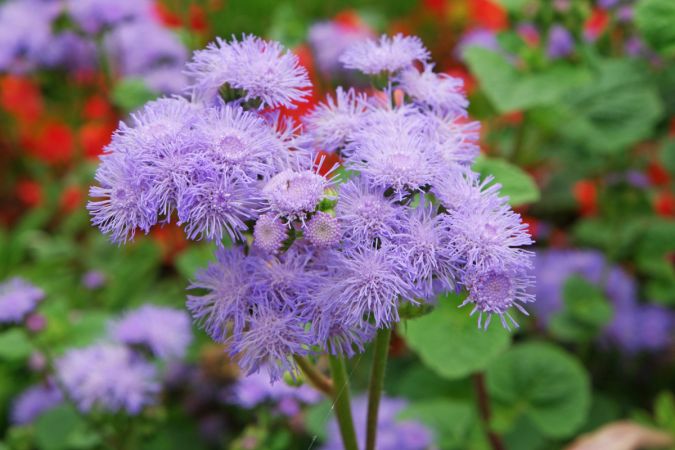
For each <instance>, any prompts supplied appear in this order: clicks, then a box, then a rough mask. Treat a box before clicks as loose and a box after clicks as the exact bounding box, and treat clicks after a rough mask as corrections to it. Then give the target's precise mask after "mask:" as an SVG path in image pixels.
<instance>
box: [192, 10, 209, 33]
mask: <svg viewBox="0 0 675 450" xmlns="http://www.w3.org/2000/svg"><path fill="white" fill-rule="evenodd" d="M189 14H190V28H191V29H192V30H193V31H196V32H197V33H205V32H207V31H208V29H209V22H208V21H207V20H206V12H204V8H202V7H201V6H199V5H190V13H189Z"/></svg>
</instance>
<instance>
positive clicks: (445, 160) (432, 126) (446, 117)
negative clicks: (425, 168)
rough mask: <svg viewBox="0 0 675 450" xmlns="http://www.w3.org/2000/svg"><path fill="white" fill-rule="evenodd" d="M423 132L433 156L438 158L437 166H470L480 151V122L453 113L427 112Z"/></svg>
mask: <svg viewBox="0 0 675 450" xmlns="http://www.w3.org/2000/svg"><path fill="white" fill-rule="evenodd" d="M424 133H425V135H426V136H427V139H428V140H429V142H430V144H431V145H434V156H435V158H437V159H438V158H440V160H439V161H438V162H437V163H436V165H437V166H438V167H441V168H443V167H449V168H451V169H453V170H454V169H456V167H457V166H458V165H459V166H470V165H471V164H473V162H474V161H475V159H476V157H477V156H478V154H479V153H480V147H479V145H478V140H479V138H480V123H479V122H467V121H466V120H464V118H463V117H457V116H455V115H453V114H447V113H446V114H442V115H439V114H433V113H431V114H429V113H427V114H426V115H425V117H424Z"/></svg>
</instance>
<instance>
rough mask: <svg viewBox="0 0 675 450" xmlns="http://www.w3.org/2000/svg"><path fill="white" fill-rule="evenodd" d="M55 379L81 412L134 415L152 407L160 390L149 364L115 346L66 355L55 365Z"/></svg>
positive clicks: (102, 345) (100, 345) (124, 348)
mask: <svg viewBox="0 0 675 450" xmlns="http://www.w3.org/2000/svg"><path fill="white" fill-rule="evenodd" d="M56 377H57V378H58V379H59V382H60V384H61V385H62V386H63V388H64V389H65V390H66V392H67V394H68V398H69V399H72V401H73V402H74V403H75V404H76V406H77V407H78V409H80V410H81V411H83V412H89V411H92V410H94V409H97V410H103V411H109V412H120V411H124V412H126V413H128V414H138V413H140V412H141V410H142V409H143V408H144V407H145V406H147V405H149V404H152V403H154V401H155V399H156V395H157V393H158V392H159V388H160V385H159V383H158V382H157V381H156V371H155V367H154V366H153V365H152V364H150V363H149V362H147V361H146V360H144V359H143V358H141V357H140V356H139V355H137V354H136V353H134V352H133V351H132V350H130V349H129V348H127V347H124V346H121V345H115V344H96V345H92V346H90V347H85V348H81V349H72V350H69V351H67V352H66V353H65V354H64V355H63V356H62V357H61V358H59V359H58V360H57V361H56Z"/></svg>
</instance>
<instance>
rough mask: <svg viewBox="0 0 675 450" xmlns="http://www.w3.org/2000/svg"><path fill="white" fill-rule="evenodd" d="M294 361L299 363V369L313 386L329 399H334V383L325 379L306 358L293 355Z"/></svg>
mask: <svg viewBox="0 0 675 450" xmlns="http://www.w3.org/2000/svg"><path fill="white" fill-rule="evenodd" d="M293 359H295V362H296V363H298V367H300V370H302V373H303V374H305V376H306V377H307V379H308V380H309V382H310V383H312V386H314V387H315V388H317V389H318V390H320V391H321V392H323V393H324V394H326V395H327V396H328V397H331V398H332V397H333V382H332V381H331V380H330V379H328V378H327V377H325V376H324V375H323V374H322V373H321V372H319V370H318V369H317V368H316V366H315V365H314V364H312V363H311V362H309V361H308V360H307V358H305V357H304V356H299V355H293Z"/></svg>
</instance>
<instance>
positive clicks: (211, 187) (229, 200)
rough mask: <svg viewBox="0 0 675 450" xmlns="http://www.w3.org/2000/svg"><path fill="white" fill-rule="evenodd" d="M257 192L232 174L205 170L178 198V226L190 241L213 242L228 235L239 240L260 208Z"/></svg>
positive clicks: (220, 242)
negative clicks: (181, 226)
mask: <svg viewBox="0 0 675 450" xmlns="http://www.w3.org/2000/svg"><path fill="white" fill-rule="evenodd" d="M259 195H260V194H259V192H258V191H257V190H256V189H255V188H254V187H252V186H251V185H249V184H247V183H246V182H245V181H243V180H241V179H240V178H238V177H237V176H235V175H228V174H221V173H218V172H215V171H211V170H209V171H206V173H203V174H200V175H199V176H198V177H197V179H196V180H195V181H194V183H193V184H191V185H190V186H188V187H186V188H185V189H184V190H183V191H182V193H181V195H180V197H179V198H178V219H179V222H178V224H179V225H184V227H185V234H186V235H187V236H188V238H189V239H202V238H206V239H208V240H212V241H216V243H218V245H222V239H223V237H224V236H225V234H227V235H228V236H229V237H230V239H232V240H236V239H241V232H242V231H244V230H247V229H248V226H247V225H246V223H245V222H246V221H248V220H251V219H255V218H256V216H257V215H258V211H259V210H260V207H261V201H260V196H259Z"/></svg>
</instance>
